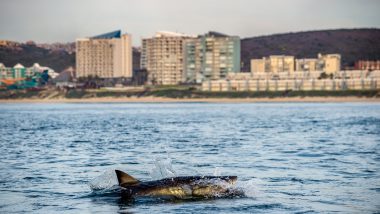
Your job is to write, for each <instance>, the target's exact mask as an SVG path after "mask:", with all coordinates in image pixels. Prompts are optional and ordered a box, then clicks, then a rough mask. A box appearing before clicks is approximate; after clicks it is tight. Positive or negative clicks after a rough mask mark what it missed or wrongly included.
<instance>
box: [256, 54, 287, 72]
mask: <svg viewBox="0 0 380 214" xmlns="http://www.w3.org/2000/svg"><path fill="white" fill-rule="evenodd" d="M251 72H252V73H265V72H266V73H282V72H294V56H285V55H273V56H269V57H263V58H262V59H252V60H251Z"/></svg>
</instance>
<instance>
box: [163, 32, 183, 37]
mask: <svg viewBox="0 0 380 214" xmlns="http://www.w3.org/2000/svg"><path fill="white" fill-rule="evenodd" d="M156 37H189V35H186V34H183V33H176V32H170V31H158V32H156Z"/></svg>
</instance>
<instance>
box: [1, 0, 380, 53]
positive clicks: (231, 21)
mask: <svg viewBox="0 0 380 214" xmlns="http://www.w3.org/2000/svg"><path fill="white" fill-rule="evenodd" d="M379 9H380V0H0V39H6V40H13V41H20V42H24V41H27V40H33V41H35V42H37V43H52V42H73V41H75V39H76V38H82V37H88V36H94V35H98V34H102V33H106V32H109V31H113V30H118V29H121V30H122V31H123V32H127V33H130V34H132V37H133V44H134V45H135V46H138V45H140V43H141V39H142V38H146V37H151V36H153V35H154V33H155V32H156V31H160V30H165V31H174V32H180V33H186V34H190V35H198V34H204V33H206V32H208V31H210V30H213V31H218V32H222V33H226V34H230V35H237V36H240V37H241V38H245V37H252V36H260V35H270V34H275V33H287V32H298V31H309V30H321V29H336V28H380V13H379Z"/></svg>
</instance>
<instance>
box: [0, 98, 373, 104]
mask: <svg viewBox="0 0 380 214" xmlns="http://www.w3.org/2000/svg"><path fill="white" fill-rule="evenodd" d="M140 102H141V103H176V102H186V103H192V102H194V103H198V102H204V103H256V102H311V103H328V102H380V97H276V98H177V99H176V98H163V97H122V98H118V97H101V98H82V99H67V98H57V99H41V98H28V99H0V103H140Z"/></svg>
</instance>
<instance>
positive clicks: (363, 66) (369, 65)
mask: <svg viewBox="0 0 380 214" xmlns="http://www.w3.org/2000/svg"><path fill="white" fill-rule="evenodd" d="M355 69H358V70H380V60H373V61H370V60H359V61H357V62H356V63H355Z"/></svg>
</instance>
